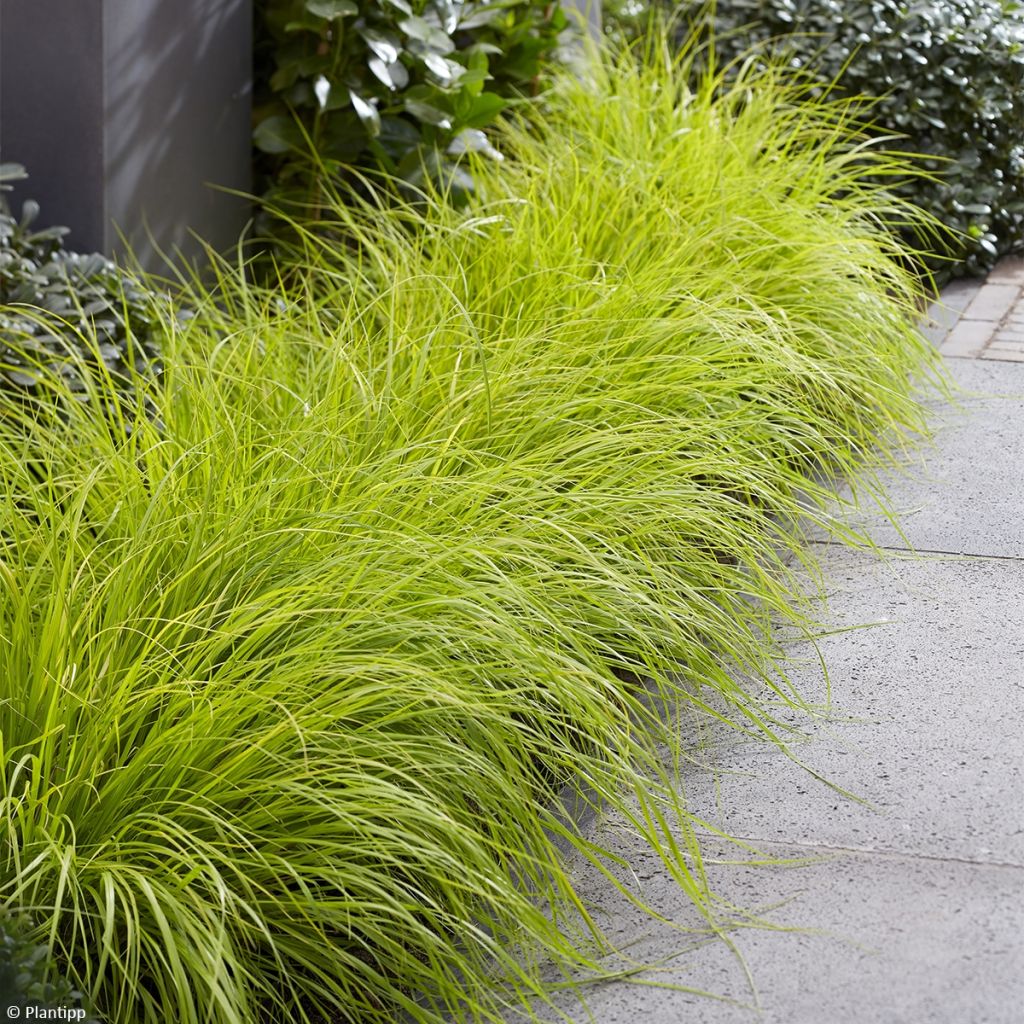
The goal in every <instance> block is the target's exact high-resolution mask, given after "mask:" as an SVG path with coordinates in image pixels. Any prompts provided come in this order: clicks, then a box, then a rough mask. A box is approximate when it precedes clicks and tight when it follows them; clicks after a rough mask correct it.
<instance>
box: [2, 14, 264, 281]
mask: <svg viewBox="0 0 1024 1024" xmlns="http://www.w3.org/2000/svg"><path fill="white" fill-rule="evenodd" d="M251 62H252V0H0V157H2V159H3V160H6V161H11V162H15V163H22V164H25V166H26V167H27V168H28V171H29V175H30V179H29V181H28V182H27V183H26V184H25V185H24V186H23V187H22V189H21V192H22V193H23V194H24V195H31V196H33V197H34V198H36V199H38V200H39V202H40V203H41V205H42V207H43V214H42V217H43V219H44V220H45V221H46V222H48V223H63V224H66V225H68V226H69V227H70V228H71V229H72V234H71V235H70V237H69V244H70V245H72V246H74V247H75V248H78V249H99V250H102V251H105V252H111V253H113V252H118V251H120V250H121V243H120V238H121V235H122V234H123V235H124V236H125V237H126V238H127V239H128V241H129V243H130V245H131V248H132V249H133V251H134V252H135V253H136V255H137V256H138V257H139V258H140V260H141V261H142V262H143V264H144V265H146V266H149V267H152V268H158V267H159V266H160V263H161V261H160V258H159V256H158V255H157V251H156V250H158V249H160V250H164V251H167V252H171V251H173V250H175V249H181V250H182V251H183V252H184V253H185V254H186V255H187V256H195V255H196V254H197V253H198V252H199V246H198V244H197V243H196V242H194V241H193V240H192V238H191V232H192V231H194V232H196V233H198V234H199V235H201V236H203V237H204V238H206V239H208V240H209V241H210V242H211V243H212V244H213V245H214V246H215V247H217V248H225V247H227V246H230V245H231V244H233V242H234V241H235V240H236V239H237V237H238V234H239V232H240V231H241V230H242V228H243V227H244V224H245V222H246V220H247V218H248V216H249V212H250V211H249V206H248V204H247V203H246V202H245V201H244V200H241V199H239V198H237V197H233V196H230V195H227V194H225V193H223V192H221V191H218V190H217V188H216V187H215V186H221V187H224V188H229V189H234V190H239V191H249V190H250V189H251V149H250V102H251V95H250V94H251V77H252V70H251Z"/></svg>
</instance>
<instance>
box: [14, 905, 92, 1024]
mask: <svg viewBox="0 0 1024 1024" xmlns="http://www.w3.org/2000/svg"><path fill="white" fill-rule="evenodd" d="M28 934H29V927H28V923H27V922H26V921H24V920H19V919H16V918H12V917H11V916H9V915H8V914H7V913H5V912H4V911H2V910H0V1008H2V1009H3V1011H4V1012H5V1013H7V1016H10V1015H11V1014H10V1010H11V1008H14V1007H16V1008H17V1009H18V1010H22V1011H23V1010H26V1009H27V1008H28V1007H42V1008H45V1009H56V1008H58V1007H60V1008H66V1009H72V1008H77V1007H78V1005H79V1002H80V995H79V993H77V992H75V991H74V990H73V989H72V988H71V985H69V984H68V982H67V981H66V980H65V979H64V978H62V977H61V976H60V974H59V972H58V971H57V969H56V968H55V967H54V965H53V963H52V961H51V957H50V950H49V947H47V946H44V945H40V944H39V943H37V942H33V941H32V940H31V939H30V938H29V937H28ZM79 1014H80V1015H81V1016H79ZM19 1016H20V1015H19ZM65 1019H69V1018H68V1017H65ZM70 1019H76V1020H80V1021H83V1022H84V1024H95V1019H94V1018H92V1017H88V1016H87V1015H86V1013H85V1011H84V1010H80V1009H79V1010H78V1011H77V1013H76V1014H75V1016H74V1017H73V1018H70Z"/></svg>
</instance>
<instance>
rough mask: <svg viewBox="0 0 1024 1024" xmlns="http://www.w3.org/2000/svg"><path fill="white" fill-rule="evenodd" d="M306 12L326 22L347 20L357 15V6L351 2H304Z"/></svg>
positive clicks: (316, 0) (338, 0)
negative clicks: (340, 19)
mask: <svg viewBox="0 0 1024 1024" xmlns="http://www.w3.org/2000/svg"><path fill="white" fill-rule="evenodd" d="M306 10H307V11H309V13H310V14H315V15H316V16H317V17H318V18H326V19H327V20H328V21H335V20H337V19H338V18H348V17H351V16H353V15H356V14H358V13H359V8H358V6H357V5H356V4H355V3H353V2H352V0H306Z"/></svg>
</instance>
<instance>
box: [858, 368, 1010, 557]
mask: <svg viewBox="0 0 1024 1024" xmlns="http://www.w3.org/2000/svg"><path fill="white" fill-rule="evenodd" d="M947 366H948V368H949V371H950V374H951V376H952V377H953V379H954V381H955V382H956V383H957V384H958V385H959V386H960V387H961V388H963V389H964V393H963V394H962V395H961V396H960V399H959V401H960V407H959V408H952V409H951V408H942V409H941V411H940V412H939V413H938V414H937V416H936V419H935V422H934V426H935V429H936V438H935V444H934V445H932V446H927V447H925V448H923V449H922V451H921V453H920V456H919V457H918V458H917V459H916V461H915V462H913V463H912V464H910V465H908V466H907V468H906V471H905V472H901V473H889V474H887V475H886V477H885V482H886V487H887V491H888V494H889V499H890V501H891V504H892V507H893V508H894V509H895V510H896V512H897V513H898V514H899V517H900V528H901V530H902V531H903V534H904V535H905V538H906V539H904V537H902V536H900V534H899V533H898V532H897V531H896V530H895V529H894V528H893V526H892V525H891V524H890V523H889V522H887V521H886V520H885V519H884V518H883V517H882V516H880V515H877V514H871V513H870V512H868V513H865V514H858V515H850V516H848V517H846V518H847V520H848V521H849V522H850V523H852V524H853V525H856V526H858V527H862V528H865V529H867V530H868V532H869V533H870V535H871V536H872V538H873V539H874V540H875V542H876V543H877V544H879V545H882V546H885V547H894V548H907V546H908V543H907V542H908V541H909V543H910V544H911V545H913V546H914V547H915V548H917V549H918V550H921V551H940V552H953V553H962V554H972V555H994V556H1004V557H1013V558H1024V515H1022V513H1024V415H1022V408H1024V406H1022V402H1024V364H1021V363H1013V362H1003V361H998V362H997V361H988V360H986V361H983V362H982V361H976V360H971V361H967V360H959V359H953V360H950V361H949V362H948V364H947ZM846 494H847V495H848V494H849V491H846Z"/></svg>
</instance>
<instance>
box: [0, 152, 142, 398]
mask: <svg viewBox="0 0 1024 1024" xmlns="http://www.w3.org/2000/svg"><path fill="white" fill-rule="evenodd" d="M24 177H25V171H24V169H23V168H21V167H20V166H18V165H16V164H3V165H0V391H3V392H7V393H8V394H10V393H11V392H14V393H21V394H25V393H31V392H32V391H34V390H35V389H36V388H37V387H38V385H39V380H40V374H39V372H38V370H39V368H41V367H42V368H46V369H49V370H51V371H56V372H58V373H60V374H61V376H63V377H65V378H66V379H67V380H68V382H69V384H70V385H71V388H72V389H73V390H75V391H76V392H79V393H82V394H84V392H85V390H86V385H85V382H84V381H83V379H82V375H81V374H80V373H79V370H78V368H77V367H78V363H79V361H80V360H83V359H84V360H85V361H86V362H87V363H91V364H92V365H98V364H99V362H100V361H102V363H103V365H104V366H105V367H106V369H107V371H108V372H109V373H111V374H112V375H113V376H115V377H116V378H118V379H121V380H123V381H124V382H125V384H126V386H127V383H128V381H129V380H130V379H131V377H132V371H133V370H136V371H138V370H142V369H144V368H146V367H151V366H153V365H155V361H156V359H157V356H158V353H157V351H156V347H155V345H154V344H153V342H152V341H151V339H150V329H151V324H152V321H151V310H152V295H151V294H150V293H149V292H147V291H146V290H145V289H144V288H143V287H142V286H141V285H139V284H138V283H136V282H135V281H133V280H132V278H131V277H129V276H128V275H126V274H125V273H123V272H122V271H121V270H119V269H118V267H117V266H116V265H115V264H114V263H113V262H112V261H111V260H109V259H107V258H106V257H104V256H101V255H99V254H98V253H92V254H89V255H81V254H79V253H74V252H68V251H67V250H65V249H64V248H63V244H62V239H63V237H64V235H65V234H66V233H67V229H66V228H60V227H50V228H44V229H41V230H39V229H36V228H35V227H34V223H35V219H36V217H37V215H38V213H39V207H38V204H36V203H35V202H33V201H31V200H29V201H27V202H26V203H24V205H23V208H22V215H21V218H20V219H17V218H15V217H14V216H13V215H12V213H11V211H10V208H9V206H8V204H7V201H6V198H5V197H4V196H3V194H2V193H3V192H6V191H9V190H10V185H9V184H8V182H10V181H15V180H19V179H23V178H24ZM128 323H131V330H129V329H128V326H127V325H128Z"/></svg>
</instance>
